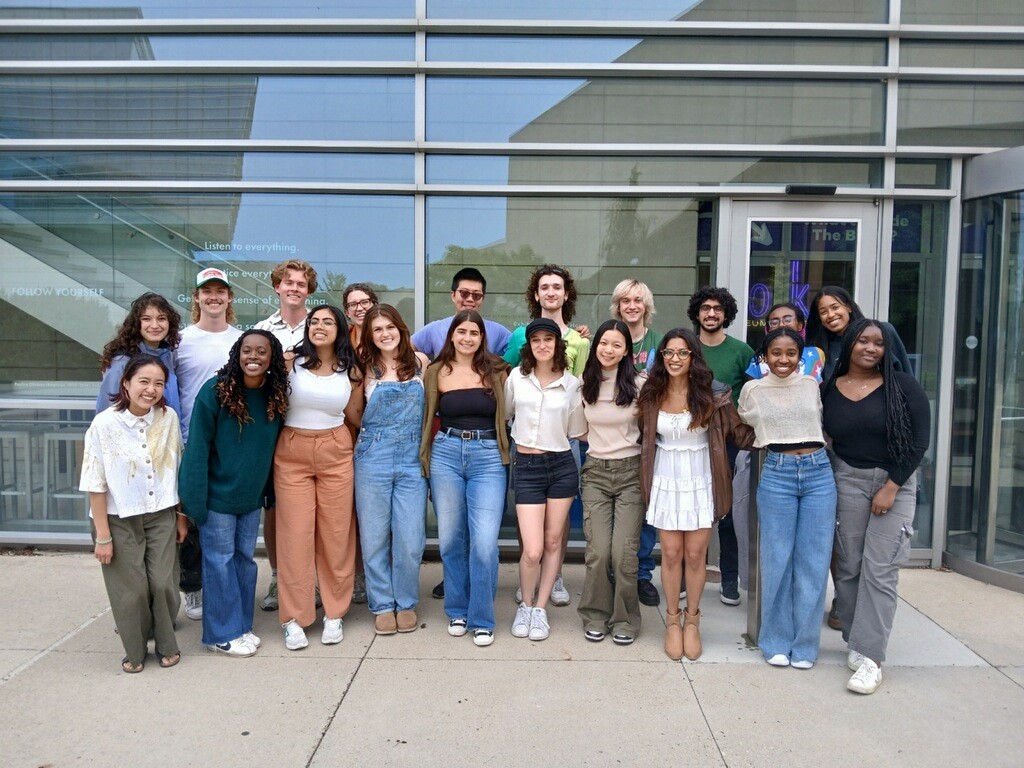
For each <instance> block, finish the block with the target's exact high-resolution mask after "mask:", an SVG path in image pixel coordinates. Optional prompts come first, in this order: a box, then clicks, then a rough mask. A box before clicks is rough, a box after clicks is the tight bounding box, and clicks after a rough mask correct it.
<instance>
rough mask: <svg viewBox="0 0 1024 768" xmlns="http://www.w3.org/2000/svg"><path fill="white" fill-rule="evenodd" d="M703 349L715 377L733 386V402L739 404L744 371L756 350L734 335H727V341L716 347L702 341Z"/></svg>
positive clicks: (728, 385)
mask: <svg viewBox="0 0 1024 768" xmlns="http://www.w3.org/2000/svg"><path fill="white" fill-rule="evenodd" d="M701 349H702V350H703V352H704V359H705V360H706V361H707V363H708V365H709V366H710V367H711V372H712V373H713V374H714V375H715V378H716V379H718V380H719V381H720V382H722V383H723V384H725V385H726V386H727V387H731V388H732V404H733V405H737V406H738V405H739V402H740V390H741V389H743V372H744V371H745V370H747V365H749V364H750V358H752V357H753V356H754V350H752V349H751V348H750V347H749V346H747V345H746V344H744V343H743V342H742V341H740V340H739V339H734V338H733V337H732V336H726V337H725V341H723V342H722V343H721V344H719V345H718V346H715V347H710V346H708V345H707V344H704V343H701Z"/></svg>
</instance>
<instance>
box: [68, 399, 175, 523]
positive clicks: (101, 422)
mask: <svg viewBox="0 0 1024 768" xmlns="http://www.w3.org/2000/svg"><path fill="white" fill-rule="evenodd" d="M180 459H181V431H180V428H179V426H178V417H177V415H176V414H175V413H174V411H172V410H171V409H170V408H152V409H151V410H150V411H149V413H147V414H146V415H145V416H135V415H133V414H132V413H131V412H130V411H128V410H127V409H126V410H123V411H118V410H115V409H114V408H107V410H105V411H101V412H100V413H98V414H96V418H94V419H93V420H92V424H91V425H90V427H89V430H88V431H87V432H86V433H85V456H84V458H83V461H82V478H81V482H80V484H79V486H78V488H79V490H81V491H87V492H89V493H105V494H107V515H110V516H113V517H134V516H135V515H145V514H148V513H150V512H159V511H160V510H162V509H167V508H168V507H173V506H174V505H175V504H177V503H178V463H179V460H180ZM89 516H90V517H91V516H92V511H91V510H90V512H89Z"/></svg>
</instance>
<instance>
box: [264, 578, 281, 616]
mask: <svg viewBox="0 0 1024 768" xmlns="http://www.w3.org/2000/svg"><path fill="white" fill-rule="evenodd" d="M277 607H278V604H277V579H271V580H270V587H269V588H268V589H267V596H266V597H264V598H263V600H262V601H261V602H260V608H261V609H262V610H264V611H276V610H277Z"/></svg>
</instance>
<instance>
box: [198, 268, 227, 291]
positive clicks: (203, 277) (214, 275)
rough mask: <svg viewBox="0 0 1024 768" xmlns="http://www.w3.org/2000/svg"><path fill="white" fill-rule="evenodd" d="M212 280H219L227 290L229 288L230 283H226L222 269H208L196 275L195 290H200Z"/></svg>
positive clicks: (225, 276)
mask: <svg viewBox="0 0 1024 768" xmlns="http://www.w3.org/2000/svg"><path fill="white" fill-rule="evenodd" d="M213 280H220V282H222V283H224V285H226V286H227V287H228V288H230V287H231V283H229V282H228V276H227V275H226V274H225V273H224V270H223V269H217V268H216V267H210V268H208V269H204V270H203V271H202V272H200V273H199V274H198V275H196V288H200V287H202V286H204V285H206V284H207V283H209V282H211V281H213Z"/></svg>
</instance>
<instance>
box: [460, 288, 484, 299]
mask: <svg viewBox="0 0 1024 768" xmlns="http://www.w3.org/2000/svg"><path fill="white" fill-rule="evenodd" d="M456 293H457V294H459V296H461V297H462V300H463V301H469V300H470V299H472V300H473V301H483V300H484V295H483V294H482V293H480V291H467V290H466V289H465V288H459V290H457V291H456Z"/></svg>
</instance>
